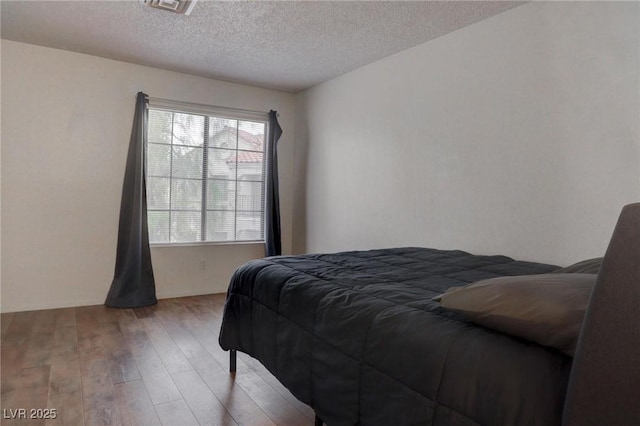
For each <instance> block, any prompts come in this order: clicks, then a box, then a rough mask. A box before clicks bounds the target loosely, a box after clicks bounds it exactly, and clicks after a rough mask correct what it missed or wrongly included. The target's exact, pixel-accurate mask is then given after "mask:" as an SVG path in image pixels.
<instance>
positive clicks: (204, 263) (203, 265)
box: [200, 259, 207, 271]
mask: <svg viewBox="0 0 640 426" xmlns="http://www.w3.org/2000/svg"><path fill="white" fill-rule="evenodd" d="M200 270H201V271H206V270H207V261H206V260H204V259H203V260H201V261H200Z"/></svg>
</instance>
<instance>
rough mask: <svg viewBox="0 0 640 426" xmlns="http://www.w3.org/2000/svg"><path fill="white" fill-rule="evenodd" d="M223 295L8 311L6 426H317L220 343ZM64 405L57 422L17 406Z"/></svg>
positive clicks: (249, 362)
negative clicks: (127, 305)
mask: <svg viewBox="0 0 640 426" xmlns="http://www.w3.org/2000/svg"><path fill="white" fill-rule="evenodd" d="M223 304H224V295H206V296H196V297H184V298H174V299H164V300H160V301H159V303H158V304H157V305H155V306H151V307H146V308H137V309H110V308H106V307H104V306H87V307H79V308H67V309H51V310H44V311H30V312H16V313H6V314H2V315H1V318H0V321H1V322H0V325H1V347H2V354H1V355H2V359H1V367H2V370H1V375H2V387H1V392H2V420H1V423H2V424H3V425H11V426H12V425H24V424H29V425H40V424H42V425H44V424H47V425H49V424H60V425H63V424H64V425H82V424H86V425H145V426H146V425H171V426H187V425H198V424H200V425H205V424H206V425H212V424H216V425H217V424H220V425H236V424H237V425H312V424H313V419H314V413H313V410H311V409H310V408H309V407H308V406H307V405H305V404H303V403H301V402H300V401H298V400H297V399H296V398H295V397H293V395H291V393H290V392H289V391H288V390H287V389H285V388H284V387H283V386H282V385H281V384H280V383H279V382H278V381H277V380H276V379H275V378H274V377H273V376H272V375H271V374H270V373H269V372H268V371H267V370H266V369H265V368H264V367H263V366H262V365H261V364H260V363H259V362H257V361H255V360H254V359H252V358H250V357H248V356H246V355H244V354H241V353H238V370H237V373H236V374H235V375H231V374H230V373H229V372H228V368H229V354H228V352H224V351H223V350H222V349H221V348H220V346H219V345H218V332H219V330H220V323H221V319H222V309H223ZM20 408H24V409H27V415H29V414H30V413H29V409H46V408H48V409H54V408H55V409H56V411H57V417H56V418H55V419H49V420H44V419H42V420H35V419H26V420H25V419H10V418H7V417H11V416H12V413H15V411H10V410H15V409H20Z"/></svg>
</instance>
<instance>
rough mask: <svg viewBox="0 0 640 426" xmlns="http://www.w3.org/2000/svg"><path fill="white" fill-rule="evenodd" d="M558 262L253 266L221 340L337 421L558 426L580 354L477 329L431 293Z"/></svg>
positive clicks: (357, 260)
mask: <svg viewBox="0 0 640 426" xmlns="http://www.w3.org/2000/svg"><path fill="white" fill-rule="evenodd" d="M555 268H557V267H554V266H552V265H543V264H538V263H530V262H522V261H515V260H513V259H511V258H508V257H505V256H474V255H471V254H469V253H466V252H463V251H458V250H456V251H441V250H435V249H424V248H396V249H383V250H371V251H359V252H345V253H338V254H320V255H305V256H284V257H274V258H267V259H262V260H255V261H251V262H249V263H247V264H245V265H244V266H242V267H240V268H239V269H238V270H237V271H236V273H235V274H234V276H233V278H232V280H231V285H230V287H229V292H228V297H227V302H226V306H225V312H224V319H223V324H222V329H221V332H220V345H221V346H222V348H224V349H236V350H239V351H242V352H245V353H247V354H249V355H251V356H253V357H255V358H257V359H258V360H260V361H261V362H262V363H263V364H264V365H265V366H266V367H267V368H268V369H269V370H270V371H271V372H272V373H273V374H274V375H275V376H276V377H277V378H278V379H279V380H280V381H281V382H282V383H283V384H284V385H285V386H286V387H287V388H289V389H290V390H291V392H292V393H293V394H294V395H295V396H296V397H297V398H299V399H300V400H301V401H303V402H305V403H307V404H309V405H311V406H312V407H313V408H314V410H315V411H316V413H317V414H318V415H319V416H320V417H321V418H322V419H323V420H324V421H325V422H326V423H327V424H329V425H332V426H333V425H355V424H361V425H413V424H424V425H476V424H481V425H518V426H523V425H543V426H550V425H557V424H560V420H561V414H562V407H563V404H564V395H565V392H566V386H567V379H568V375H569V370H570V368H571V358H569V357H567V356H565V355H563V354H561V353H560V352H557V351H555V350H553V349H548V348H544V347H541V346H538V345H536V344H533V343H529V342H526V341H523V340H519V339H516V338H513V337H510V336H506V335H504V334H500V333H497V332H493V331H491V330H488V329H485V328H482V327H479V326H475V325H473V324H470V323H467V322H465V321H463V320H462V319H461V318H459V317H457V316H456V315H455V314H452V313H450V312H446V311H444V310H442V309H441V308H440V307H439V306H438V304H437V303H436V302H433V301H431V298H432V297H433V296H435V295H437V294H440V293H442V292H443V291H445V290H446V289H447V288H449V287H452V286H460V285H465V284H467V283H470V282H473V281H477V280H480V279H484V278H491V277H497V276H504V275H527V274H536V273H546V272H550V271H552V270H554V269H555Z"/></svg>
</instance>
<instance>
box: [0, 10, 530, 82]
mask: <svg viewBox="0 0 640 426" xmlns="http://www.w3.org/2000/svg"><path fill="white" fill-rule="evenodd" d="M519 4H522V3H521V2H507V1H504V2H503V1H437V2H434V1H418V2H405V1H385V2H369V1H341V2H329V1H292V2H282V1H278V2H271V1H203V0H200V1H199V2H198V3H197V4H196V5H195V8H194V10H193V13H192V14H191V15H190V16H183V15H176V14H174V13H170V12H166V11H163V10H158V9H153V8H150V7H147V6H144V5H142V4H140V3H139V2H138V1H137V0H127V1H6V0H3V1H2V2H1V3H0V7H1V16H2V23H1V24H2V25H1V34H2V38H4V39H8V40H14V41H20V42H24V43H30V44H37V45H41V46H47V47H53V48H57V49H64V50H71V51H74V52H81V53H87V54H91V55H96V56H102V57H105V58H111V59H116V60H120V61H125V62H132V63H136V64H142V65H148V66H152V67H156V68H163V69H168V70H173V71H180V72H185V73H189V74H195V75H200V76H205V77H212V78H216V79H220V80H227V81H234V82H239V83H245V84H251V85H255V86H260V87H266V88H271V89H277V90H285V91H290V92H297V91H299V90H303V89H306V88H308V87H311V86H314V85H316V84H319V83H321V82H323V81H326V80H329V79H331V78H333V77H336V76H338V75H341V74H344V73H346V72H348V71H351V70H353V69H356V68H358V67H361V66H363V65H366V64H369V63H371V62H374V61H376V60H378V59H382V58H384V57H386V56H389V55H391V54H394V53H396V52H399V51H402V50H405V49H408V48H410V47H413V46H416V45H418V44H421V43H424V42H426V41H428V40H431V39H433V38H436V37H438V36H441V35H443V34H446V33H448V32H451V31H454V30H456V29H459V28H462V27H464V26H466V25H469V24H472V23H474V22H477V21H480V20H482V19H485V18H488V17H490V16H493V15H496V14H498V13H500V12H503V11H505V10H507V9H510V8H512V7H515V6H517V5H519Z"/></svg>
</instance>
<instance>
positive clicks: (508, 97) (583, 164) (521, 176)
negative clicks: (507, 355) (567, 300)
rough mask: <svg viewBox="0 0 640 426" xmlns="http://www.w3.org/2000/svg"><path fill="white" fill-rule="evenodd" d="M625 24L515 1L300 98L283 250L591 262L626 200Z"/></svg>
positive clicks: (631, 184)
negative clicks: (431, 252)
mask: <svg viewBox="0 0 640 426" xmlns="http://www.w3.org/2000/svg"><path fill="white" fill-rule="evenodd" d="M638 20H639V5H638V3H636V2H626V3H609V2H557V3H556V2H533V3H528V4H526V5H523V6H520V7H517V8H515V9H512V10H509V11H507V12H505V13H502V14H500V15H497V16H495V17H493V18H490V19H488V20H484V21H481V22H479V23H476V24H474V25H471V26H469V27H466V28H463V29H461V30H458V31H456V32H454V33H451V34H448V35H446V36H443V37H441V38H438V39H436V40H433V41H431V42H427V43H425V44H423V45H420V46H417V47H415V48H412V49H410V50H407V51H404V52H401V53H398V54H396V55H394V56H391V57H389V58H386V59H384V60H381V61H379V62H376V63H374V64H371V65H368V66H365V67H363V68H361V69H358V70H356V71H353V72H351V73H349V74H346V75H343V76H341V77H339V78H336V79H334V80H332V81H329V82H327V83H325V84H322V85H320V86H317V87H315V88H313V89H311V90H309V91H307V92H305V93H304V94H302V95H301V97H300V99H298V109H299V110H298V120H297V122H296V139H297V148H296V149H297V153H296V161H297V162H298V165H297V166H296V170H297V173H299V175H298V177H297V180H306V183H305V185H304V190H298V193H300V194H301V196H304V192H305V191H306V203H300V206H298V207H297V209H296V211H297V213H296V218H295V220H294V223H295V224H296V228H295V229H296V231H297V230H300V231H304V232H305V234H304V239H305V240H306V241H300V240H297V241H296V244H294V247H295V249H296V250H297V251H303V250H306V251H310V252H323V251H337V250H345V249H365V248H372V247H383V246H405V245H420V246H427V247H436V248H444V249H447V248H460V249H464V250H467V251H471V252H475V253H484V254H493V253H501V254H507V255H511V256H513V257H516V258H521V259H527V260H535V261H543V262H550V263H557V264H568V263H570V262H573V261H576V260H580V259H584V258H587V257H591V256H599V255H602V254H603V252H604V250H605V248H606V244H607V242H608V240H609V237H610V235H611V232H612V230H613V226H614V224H615V221H616V219H617V216H618V213H619V211H620V208H621V207H622V206H623V205H624V204H625V203H629V202H634V201H638V200H639V199H640V105H639V97H640V88H639V76H640V69H639V50H640V49H639V48H640V34H639V23H638ZM303 117H304V118H303ZM305 170H306V172H305ZM305 227H306V230H305Z"/></svg>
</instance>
